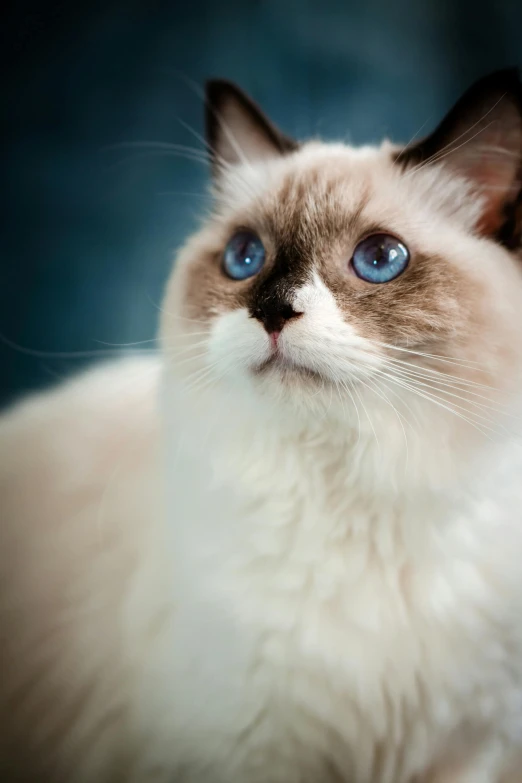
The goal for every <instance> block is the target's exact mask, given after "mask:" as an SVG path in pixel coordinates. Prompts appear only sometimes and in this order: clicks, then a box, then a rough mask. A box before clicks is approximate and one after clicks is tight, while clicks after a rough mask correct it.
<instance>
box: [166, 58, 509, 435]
mask: <svg viewBox="0 0 522 783" xmlns="http://www.w3.org/2000/svg"><path fill="white" fill-rule="evenodd" d="M398 110H400V107H398ZM207 138H208V144H209V148H210V150H211V162H212V177H213V191H214V203H213V210H212V214H211V215H210V217H209V218H208V220H206V222H205V223H204V225H203V227H202V229H201V230H200V231H199V232H198V233H197V234H196V235H195V236H194V237H193V238H192V239H190V241H189V242H188V243H187V245H186V246H185V248H184V249H183V250H182V251H181V253H180V254H179V257H178V259H177V262H176V265H175V270H174V274H173V277H172V280H171V283H170V286H169V288H168V292H167V297H166V301H165V306H164V311H165V315H164V318H163V324H162V337H163V341H164V345H165V349H166V355H167V357H168V358H169V362H170V363H171V364H172V367H173V372H175V373H176V375H177V376H178V377H179V378H180V379H181V382H182V383H185V384H186V387H187V389H188V390H190V394H192V395H196V396H197V394H198V393H200V392H201V393H202V394H203V393H204V390H209V389H212V388H214V389H215V388H217V387H219V388H221V389H224V390H226V392H227V393H229V394H230V399H231V400H232V401H233V400H234V399H236V400H237V399H239V397H241V396H243V397H245V396H248V397H251V398H252V399H255V401H256V404H257V405H260V406H263V405H268V406H275V407H277V406H282V407H285V411H286V412H288V410H289V409H290V408H295V411H296V416H304V417H306V415H307V411H311V412H312V413H313V415H314V416H317V415H318V412H319V411H320V410H322V411H323V415H324V416H325V417H337V419H338V420H339V419H341V420H343V418H344V419H346V420H349V421H351V422H353V423H354V425H355V423H356V422H360V424H361V426H366V425H365V424H364V421H365V420H366V419H368V422H369V423H368V425H367V426H370V424H371V419H372V412H375V415H376V416H378V415H379V412H380V413H383V411H386V410H389V411H393V408H394V407H395V408H396V409H397V411H396V412H394V413H390V415H393V416H396V415H397V413H398V416H399V417H400V416H402V417H403V418H404V419H407V418H408V414H409V412H411V413H412V415H416V416H417V417H419V413H420V416H424V415H425V416H426V417H427V416H429V417H435V418H436V416H437V415H440V416H441V417H442V418H443V419H446V418H450V417H451V418H452V420H453V421H454V424H455V427H457V426H464V427H466V426H468V424H469V426H470V427H474V428H478V429H479V431H483V432H484V433H486V432H488V431H494V432H496V431H497V429H498V427H499V426H500V419H501V414H498V416H497V413H496V412H495V411H498V410H502V406H503V405H504V404H505V396H504V395H505V392H506V391H507V390H509V389H510V388H512V386H513V385H514V384H516V383H517V381H518V379H519V378H520V374H521V365H522V349H521V347H520V346H521V345H522V260H520V258H519V257H518V256H517V251H518V249H519V245H520V241H521V228H522V208H521V174H522V90H521V86H520V82H519V78H518V75H517V73H516V72H515V71H512V70H509V71H503V72H500V73H497V74H494V75H492V76H490V77H487V78H485V79H483V80H481V81H480V82H479V83H477V84H476V85H475V86H474V87H472V88H471V89H470V90H468V92H467V93H466V94H465V95H464V97H463V98H461V100H460V101H459V102H458V103H457V104H456V106H455V107H454V108H453V109H452V110H451V112H450V113H449V114H448V115H447V117H446V118H445V119H444V120H443V122H442V123H441V124H440V125H439V126H438V128H437V129H436V130H435V131H434V132H433V133H432V134H431V135H430V136H428V137H427V138H425V139H424V140H422V141H420V142H419V141H413V142H410V144H408V145H407V146H406V147H399V146H395V145H392V144H390V143H388V142H384V143H383V144H382V146H380V147H362V148H358V149H355V148H353V147H349V146H346V145H344V144H331V143H322V142H320V141H311V142H307V143H298V142H296V141H294V140H292V139H290V138H288V137H287V136H285V135H283V134H282V133H281V132H280V131H279V130H277V129H276V128H275V127H274V125H272V123H271V122H269V120H267V119H266V118H265V117H264V116H263V114H262V113H261V111H260V109H259V108H258V107H257V106H256V105H255V104H254V103H253V102H252V101H251V100H250V99H249V98H248V97H246V96H245V95H244V94H243V93H242V92H241V91H240V90H239V89H238V88H237V87H235V86H233V85H232V84H230V83H227V82H223V81H214V82H210V83H209V84H208V87H207ZM231 404H234V403H233V402H232V403H231ZM499 406H500V407H499ZM414 409H416V410H414ZM383 415H384V414H383ZM499 416H500V418H499ZM397 421H398V422H399V423H400V418H397ZM407 423H408V422H407V421H406V424H407ZM505 423H506V422H505V420H504V419H503V420H502V424H505ZM420 426H422V421H421V422H420Z"/></svg>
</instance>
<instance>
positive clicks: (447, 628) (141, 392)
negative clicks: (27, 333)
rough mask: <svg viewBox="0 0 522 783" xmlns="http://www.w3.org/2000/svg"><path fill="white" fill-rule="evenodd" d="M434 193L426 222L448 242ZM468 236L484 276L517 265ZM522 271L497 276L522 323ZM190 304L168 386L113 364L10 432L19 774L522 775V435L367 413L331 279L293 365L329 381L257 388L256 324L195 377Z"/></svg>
mask: <svg viewBox="0 0 522 783" xmlns="http://www.w3.org/2000/svg"><path fill="white" fill-rule="evenodd" d="M314 149H316V148H314V147H313V145H312V150H311V151H310V150H308V151H306V152H303V153H302V154H303V155H306V156H309V157H310V159H313V160H314V161H316V160H317V155H329V154H331V153H330V152H329V151H328V150H327V151H326V152H323V151H322V148H321V151H320V152H319V151H317V150H316V153H317V155H316V154H315V153H314ZM343 154H344V153H343ZM368 155H369V153H368V152H364V153H362V154H361V155H360V156H359V157H357V158H356V161H355V162H356V163H357V162H359V160H360V161H361V162H362V163H363V164H365V163H366V159H367V157H368ZM307 160H308V158H307ZM275 165H276V164H274V166H275ZM281 165H282V166H283V165H284V166H287V165H289V164H287V163H286V162H285V163H282V164H281ZM373 165H375V164H374V163H373ZM255 171H256V178H257V179H255V180H249V185H248V186H249V187H250V188H251V189H254V188H255V186H256V184H259V182H261V180H263V176H262V172H263V171H266V170H265V169H262V170H261V173H260V171H259V170H258V169H256V170H255ZM423 176H424V178H425V179H427V177H428V175H427V174H426V175H423ZM429 176H431V175H429ZM440 176H442V175H440ZM432 184H433V182H432ZM387 187H389V188H390V189H392V184H390V183H383V186H382V188H381V189H380V190H379V194H378V196H377V202H378V203H377V205H376V207H375V208H376V210H377V211H379V210H380V208H381V205H380V203H379V199H382V200H383V202H386V199H387V196H386V193H384V194H383V191H386V188H387ZM424 187H426V191H425V192H426V193H428V192H429V190H430V188H429V187H428V186H427V185H425V184H422V183H421V185H419V184H418V182H417V185H414V184H413V183H411V182H407V183H406V184H405V185H404V188H405V191H407V190H408V189H409V188H411V189H412V193H411V195H410V196H409V197H410V198H411V199H412V200H414V201H417V199H418V196H419V191H418V189H419V188H421V189H422V188H424ZM455 187H456V191H458V193H459V198H461V197H462V189H461V190H459V189H458V187H457V186H455ZM415 188H417V190H415ZM446 195H447V194H446ZM405 197H406V196H405ZM431 199H432V203H431V206H427V205H426V204H423V205H422V207H421V208H420V209H421V210H422V209H423V210H425V212H426V216H425V218H424V217H423V213H422V211H419V212H418V213H417V218H416V219H417V221H418V225H413V224H412V227H411V230H412V231H414V232H415V231H417V232H421V233H422V232H424V233H423V235H422V240H423V241H425V242H427V243H428V244H429V242H430V241H431V242H433V243H434V244H435V243H436V241H438V244H439V245H441V244H442V245H444V241H446V242H447V243H448V245H450V244H451V241H452V238H454V237H455V236H457V235H458V229H457V227H455V228H454V229H452V228H451V225H450V227H447V231H446V234H445V237H446V239H444V238H440V237H436V234H437V227H438V223H437V221H440V220H442V219H443V218H442V217H441V212H440V210H441V209H442V211H443V213H444V215H445V218H444V219H446V220H453V219H454V215H453V216H452V217H451V218H449V217H448V214H447V213H448V210H447V205H446V206H443V207H441V206H440V204H441V203H442V202H444V198H443V197H442V196H440V194H439V195H432V196H431ZM444 210H446V211H444ZM225 211H226V210H225ZM462 213H463V215H464V217H462V221H463V223H465V222H466V220H468V219H469V216H470V214H471V208H470V209H469V210H468V211H467V212H466V210H465V209H464V207H463V208H462ZM412 221H413V218H412ZM452 231H454V234H452ZM460 232H461V233H462V223H461V226H460ZM466 241H468V240H464V239H462V241H461V244H460V245H459V248H460V254H461V257H462V263H463V264H466V263H468V264H471V262H470V261H468V257H469V253H468V250H470V249H471V250H473V251H474V252H475V258H474V262H473V263H474V266H473V267H472V270H475V269H478V270H479V271H477V272H474V271H473V274H476V275H477V277H478V275H479V272H480V266H481V265H485V264H486V255H487V258H488V259H489V261H491V262H492V259H493V261H494V260H495V259H494V255H495V251H494V249H493V248H492V247H487V248H485V250H484V255H483V256H481V255H480V248H481V247H482V245H481V241H480V240H478V239H473V240H471V239H470V240H469V241H468V242H469V244H468V245H466ZM443 249H444V248H443ZM441 252H443V250H442V251H441ZM457 255H458V252H457ZM499 257H500V258H499V259H496V260H501V261H506V259H505V258H504V254H503V253H502V252H500V251H499ZM183 264H184V260H183V257H182V258H181V259H180V265H181V266H180V270H181V271H180V274H181V273H182V270H183ZM517 275H518V273H517V272H515V271H514V267H512V266H509V265H508V266H507V268H506V271H505V273H504V277H502V276H500V277H501V278H502V279H501V280H499V281H492V284H491V285H492V292H491V297H492V302H493V301H497V299H498V297H497V294H498V296H502V297H503V299H504V300H505V303H506V305H505V306H506V308H507V309H509V308H512V309H513V312H516V310H517V303H518V302H520V300H521V299H522V294H521V293H520V292H517V285H520V287H521V291H522V285H521V283H520V277H519V276H518V277H517ZM495 287H496V288H495ZM179 290H180V289H179V285H178V284H175V286H174V288H173V290H172V291H171V293H169V294H168V296H167V304H168V305H169V306H168V307H167V308H166V310H167V314H166V320H165V323H164V327H163V340H164V346H165V358H164V360H163V362H162V366H161V367H160V366H159V363H157V362H156V361H154V360H143V361H138V360H133V361H131V362H123V363H121V364H119V365H115V366H108V367H104V368H101V369H97V370H94V371H92V372H91V373H89V374H87V375H85V376H83V377H81V378H79V379H76V380H74V381H72V382H71V383H69V384H67V385H65V386H63V387H61V388H60V389H58V390H57V391H56V392H53V393H49V394H45V395H42V396H38V397H36V398H34V399H31V400H29V401H27V402H25V403H23V404H22V405H21V406H18V407H16V408H15V409H13V410H12V411H11V412H8V413H7V414H6V415H5V416H4V417H3V419H2V421H1V424H0V492H1V498H2V500H1V509H2V512H1V513H2V519H1V526H0V536H1V540H0V543H1V546H0V576H1V582H2V585H4V587H3V589H2V594H1V598H0V602H1V603H0V624H1V628H2V639H3V640H4V642H5V643H4V647H3V650H4V656H5V667H4V668H5V672H6V678H5V682H4V684H3V685H1V686H0V720H1V722H2V726H3V727H5V728H4V729H3V736H2V739H1V741H0V749H1V751H2V754H3V756H2V758H3V759H5V760H6V761H4V764H5V768H6V769H7V768H8V764H9V763H12V757H10V756H9V752H10V751H9V748H10V747H11V750H12V747H13V745H12V743H13V742H14V741H16V742H19V743H20V747H22V748H23V749H24V755H25V754H27V756H28V757H29V756H30V758H29V759H28V764H29V767H31V766H33V767H34V768H38V769H40V770H42V769H44V770H47V771H48V770H51V771H52V779H53V780H57V781H58V780H64V781H79V782H80V783H94V781H96V783H102V782H103V781H112V780H114V779H118V780H126V781H131V782H132V783H145V781H156V783H162V782H163V781H164V782H165V783H174V781H175V782H176V783H178V781H183V783H319V782H320V783H334V782H335V781H341V783H412V782H413V781H414V780H415V781H416V780H421V781H422V783H428V781H429V783H507V781H509V783H517V781H519V780H520V772H519V770H520V769H521V768H522V758H521V756H520V755H518V754H519V750H520V746H521V738H522V621H521V618H522V569H521V568H520V562H521V556H522V525H521V524H520V505H521V500H522V497H521V495H522V491H521V488H520V486H521V485H520V475H521V471H522V452H521V449H520V443H519V439H518V437H515V436H514V434H513V430H512V429H511V430H510V431H509V432H507V433H506V432H502V433H500V432H499V431H497V430H495V431H494V432H493V433H492V437H491V440H486V438H484V436H483V435H482V434H481V433H479V432H477V431H476V430H474V429H473V428H471V427H466V425H465V423H463V422H462V421H461V420H459V419H458V418H457V417H455V416H453V415H452V414H451V412H450V411H449V410H446V409H443V408H437V407H436V406H433V405H431V404H430V403H429V402H428V401H427V400H425V399H422V398H418V397H415V396H414V395H409V394H408V393H407V392H406V391H405V390H402V391H401V394H400V395H399V397H398V398H396V399H395V400H394V402H395V409H394V407H393V406H392V405H391V404H390V400H391V398H390V399H388V398H386V397H383V396H379V395H378V394H376V393H372V387H371V383H372V377H373V376H372V370H373V369H374V368H376V367H382V366H383V365H382V356H381V354H380V353H379V352H378V351H376V350H375V349H374V347H372V346H371V345H369V344H368V343H367V341H365V340H364V338H363V337H362V336H361V335H359V334H358V333H357V330H356V328H355V327H354V326H353V325H351V324H349V323H347V322H346V319H345V318H343V316H342V314H341V312H340V310H339V308H338V307H337V305H336V302H335V299H334V297H333V296H332V294H331V293H330V291H329V289H328V288H327V286H326V285H325V283H324V281H323V280H322V279H321V277H320V273H319V271H318V270H315V271H314V272H313V273H312V275H311V276H310V279H309V280H308V281H307V282H306V283H305V284H304V286H303V287H302V288H301V289H300V290H298V291H296V293H295V301H294V307H296V308H299V309H300V310H302V311H303V312H304V315H303V316H302V317H301V318H299V319H296V320H295V321H292V322H290V323H289V324H288V326H287V327H286V328H285V329H284V330H283V332H282V335H281V338H280V347H281V353H282V355H283V360H285V361H287V362H288V363H289V365H291V366H295V365H297V366H305V367H307V368H308V369H309V370H314V371H317V372H319V373H320V374H321V376H322V377H323V378H325V380H326V381H328V383H325V386H324V388H322V386H321V385H320V384H319V385H314V383H315V382H314V381H310V382H309V383H308V382H304V381H302V380H300V379H299V377H296V378H294V376H293V375H292V373H293V372H294V370H293V369H292V368H291V367H289V369H288V377H287V376H286V375H285V373H286V372H287V371H286V370H285V369H284V368H283V369H282V370H281V371H279V370H269V371H268V372H267V373H266V374H265V375H261V376H257V375H256V374H255V372H252V371H253V370H254V371H255V369H256V368H257V367H259V366H260V365H262V364H263V362H265V361H266V359H267V358H268V357H269V356H270V340H269V338H268V336H267V335H266V334H265V333H264V331H263V329H262V327H261V326H260V324H259V323H257V322H256V321H255V320H253V319H252V318H249V317H248V314H247V313H246V311H244V310H241V309H238V310H235V311H233V312H228V313H223V314H222V315H219V316H218V317H216V319H215V320H214V321H213V324H212V328H211V330H210V334H209V337H208V341H206V344H205V356H204V358H203V359H201V355H199V354H197V355H196V353H194V356H193V357H192V358H191V357H190V356H189V358H188V359H187V358H185V355H183V354H182V355H183V356H184V358H183V359H182V360H179V361H176V360H175V356H176V353H175V351H176V350H177V348H178V347H179V344H177V343H176V339H177V338H179V339H184V340H185V341H186V340H187V339H188V340H189V344H190V340H191V339H192V338H191V337H190V328H189V327H187V324H186V323H185V322H184V321H183V320H182V318H181V317H180V318H179V319H176V317H174V321H175V323H174V326H173V325H172V322H171V321H169V316H168V313H169V312H170V311H171V308H172V307H175V299H176V296H179V295H180V294H179ZM508 320H509V319H508V318H507V316H506V322H508ZM193 339H194V346H195V345H196V342H197V340H199V339H200V338H198V337H194V338H193ZM485 339H486V338H485ZM185 347H186V342H185ZM173 357H174V358H173ZM205 368H206V369H205ZM195 371H196V372H198V371H199V372H200V375H199V376H196V375H194V374H193V373H194V372H195ZM517 372H518V370H517ZM160 373H161V375H162V381H161V383H159V384H158V376H159V374H160ZM197 377H199V378H200V379H201V382H200V383H194V378H197ZM209 377H210V378H211V380H212V383H211V384H208V383H206V381H207V380H208V378H209ZM356 380H359V381H360V384H359V385H357V386H353V385H350V384H351V383H352V384H353V382H354V381H356ZM364 384H367V385H364ZM157 393H160V394H161V404H160V405H157V404H156V394H157ZM350 393H351V394H350ZM358 395H359V396H358ZM158 409H159V410H160V411H161V416H162V417H163V418H162V425H161V426H159V421H160V420H159V417H158ZM516 409H517V406H516V405H515V406H514V408H513V410H514V411H515V412H517V410H516ZM409 414H416V415H417V416H418V417H419V418H420V419H421V421H420V424H419V426H416V425H415V423H414V420H413V419H412V418H410V417H409ZM408 425H410V426H408ZM15 751H16V746H15ZM14 756H15V758H18V756H17V754H16V753H14ZM38 764H40V765H41V766H40V767H37V765H38ZM46 765H47V766H46ZM39 779H41V778H39Z"/></svg>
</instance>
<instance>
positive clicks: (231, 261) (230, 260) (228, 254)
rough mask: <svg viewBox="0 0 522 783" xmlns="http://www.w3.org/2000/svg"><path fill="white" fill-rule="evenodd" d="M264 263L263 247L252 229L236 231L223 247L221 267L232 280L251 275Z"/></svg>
mask: <svg viewBox="0 0 522 783" xmlns="http://www.w3.org/2000/svg"><path fill="white" fill-rule="evenodd" d="M264 263H265V248H264V247H263V243H262V242H261V240H260V239H259V237H258V236H257V234H254V232H253V231H238V233H237V234H234V236H233V237H232V239H231V240H230V241H229V243H228V245H227V246H226V248H225V253H224V255H223V269H224V270H225V272H226V273H227V275H228V276H229V277H231V278H232V279H233V280H246V278H247V277H253V276H254V275H257V273H258V272H259V271H260V270H261V268H262V267H263V264H264Z"/></svg>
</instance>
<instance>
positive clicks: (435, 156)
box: [397, 69, 522, 247]
mask: <svg viewBox="0 0 522 783" xmlns="http://www.w3.org/2000/svg"><path fill="white" fill-rule="evenodd" d="M397 159H398V161H399V162H400V163H402V164H403V165H406V166H409V165H424V164H427V165H429V164H430V163H438V162H441V163H443V164H444V165H446V166H450V167H452V168H453V170H454V171H456V172H457V173H458V174H460V175H461V176H464V177H465V178H466V179H468V180H470V181H471V182H472V183H474V184H475V185H476V189H477V192H478V193H480V194H481V196H482V199H483V210H482V214H481V218H480V221H479V225H478V229H479V230H480V231H481V233H483V234H484V235H487V236H491V237H496V238H497V239H498V240H499V241H501V242H503V243H504V244H506V245H508V246H511V247H514V246H516V245H518V244H520V237H521V229H522V198H521V191H522V87H521V83H520V78H519V74H518V71H517V70H516V69H508V70H503V71H498V72H497V73H494V74H491V75H490V76H486V77H485V78H483V79H481V80H480V81H478V82H477V83H476V84H474V85H473V86H472V87H471V88H470V89H469V90H468V91H467V92H466V93H465V94H464V95H463V96H462V98H461V99H460V100H459V101H458V102H457V104H456V105H455V106H454V107H453V108H452V109H451V111H450V112H449V114H448V115H447V116H446V117H445V119H444V120H443V121H442V122H441V124H440V125H439V126H438V128H437V129H436V130H435V132H434V133H432V134H431V135H430V136H428V137H427V138H425V139H423V140H422V141H421V142H419V143H417V144H415V145H414V146H408V147H406V148H405V149H404V150H402V152H400V153H399V155H398V158H397Z"/></svg>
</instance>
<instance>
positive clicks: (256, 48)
mask: <svg viewBox="0 0 522 783" xmlns="http://www.w3.org/2000/svg"><path fill="white" fill-rule="evenodd" d="M0 39H1V40H0V51H1V56H2V60H3V64H2V77H3V78H2V87H3V88H2V116H3V120H2V134H1V137H2V138H1V145H0V165H1V170H2V179H1V191H0V192H1V195H2V208H1V210H0V215H1V218H0V338H1V339H0V404H3V403H5V402H7V401H8V400H10V399H12V398H13V397H14V396H16V395H18V394H20V393H21V392H23V391H26V390H28V389H33V388H37V387H40V386H43V385H46V384H48V383H51V382H53V380H54V379H55V377H56V376H58V377H62V376H64V375H66V374H68V373H70V372H72V371H73V370H74V369H76V368H78V367H80V366H81V365H82V363H85V362H87V361H92V358H91V357H88V356H85V355H82V356H80V355H78V356H75V357H74V358H65V357H63V356H62V357H57V356H52V353H53V352H54V353H59V352H65V353H75V352H87V353H89V352H92V351H103V350H107V346H105V345H104V344H105V343H126V342H133V341H140V340H147V339H149V338H151V337H153V336H154V334H155V329H156V322H157V316H158V309H157V306H158V303H159V302H160V299H161V290H162V286H163V282H164V280H165V277H166V275H167V274H168V270H169V267H170V265H171V263H172V257H173V253H174V250H175V248H176V246H177V245H179V243H180V242H181V241H182V240H183V238H184V237H185V236H186V234H187V233H188V232H189V231H190V229H191V228H192V227H193V226H194V224H195V220H196V216H197V214H198V211H199V210H200V209H201V207H202V204H203V203H204V200H203V199H202V194H203V193H204V189H205V181H206V170H205V166H204V165H202V164H201V162H198V161H194V160H186V159H184V158H183V157H180V156H178V155H175V154H173V151H172V150H171V151H167V150H165V149H160V148H158V146H157V145H156V146H154V144H153V143H158V142H159V143H162V144H164V145H165V144H178V145H189V146H195V147H199V148H201V147H202V145H201V144H200V143H199V141H198V140H197V139H196V138H195V137H194V135H193V134H192V133H191V132H189V131H188V130H187V129H186V127H185V126H184V125H183V123H186V124H188V125H189V126H190V127H191V128H193V129H194V130H195V131H196V132H197V133H201V132H202V110H201V102H200V97H199V96H198V89H197V88H194V85H193V84H192V83H193V82H194V83H196V85H197V84H199V85H201V84H202V83H203V81H204V79H205V78H206V77H207V76H209V75H214V76H215V75H218V76H224V77H227V78H231V79H234V80H236V81H237V82H239V83H240V84H241V85H242V86H243V87H244V88H246V89H247V90H248V91H250V92H251V93H252V94H253V95H254V97H255V98H256V99H257V100H258V101H259V102H260V103H262V105H263V106H264V108H265V109H266V110H267V111H268V112H269V113H270V114H271V116H272V117H273V118H274V119H275V120H276V121H277V122H278V123H279V124H280V125H281V126H282V127H283V128H284V129H285V130H286V131H287V132H290V133H294V134H296V135H298V136H301V137H306V136H309V135H311V134H317V133H321V134H322V135H324V136H325V137H327V138H339V137H340V138H345V139H350V140H352V141H353V142H355V143H358V142H362V141H366V140H378V139H380V138H381V137H382V136H383V135H388V136H390V137H392V138H393V139H395V140H404V141H407V140H408V138H409V137H410V136H412V135H413V134H414V133H415V132H417V131H419V129H420V128H421V127H423V128H424V129H426V130H428V129H429V128H430V127H432V126H433V125H434V124H435V123H436V121H437V120H438V118H439V116H440V115H441V113H442V112H444V111H445V110H446V109H447V108H448V107H449V105H450V104H451V103H452V102H453V101H454V100H455V99H456V97H457V96H458V94H459V92H461V91H462V90H463V89H465V87H466V86H467V85H468V84H469V83H470V82H471V81H473V80H474V79H476V78H478V77H479V76H481V75H482V74H483V73H484V72H486V71H490V70H493V69H496V68H499V67H503V66H506V65H520V64H522V3H521V2H520V0H512V2H509V0H506V1H505V2H503V1H502V0H496V2H492V1H491V2H486V1H484V0H482V2H481V1H480V0H474V1H469V2H462V1H461V0H399V1H398V2H390V0H374V1H373V2H365V3H363V2H350V0H258V1H257V2H256V1H255V0H186V2H184V3H180V2H176V1H175V0H170V2H155V1H154V0H141V2H138V1H137V0H136V1H134V2H121V3H117V2H111V0H105V2H103V3H96V2H94V0H91V1H90V2H88V3H85V2H82V0H78V2H76V3H72V2H70V1H68V2H55V3H45V2H42V1H41V2H25V3H24V2H21V3H19V4H18V6H17V7H16V8H13V9H11V11H10V12H9V13H6V12H5V11H4V12H3V17H2V19H1V20H0ZM133 142H136V143H142V142H145V143H146V144H143V146H140V145H139V144H137V145H136V146H132V143H133ZM149 143H150V144H149ZM126 145H130V146H126ZM14 344H16V346H18V347H15V345H14ZM100 356H101V354H100Z"/></svg>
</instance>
